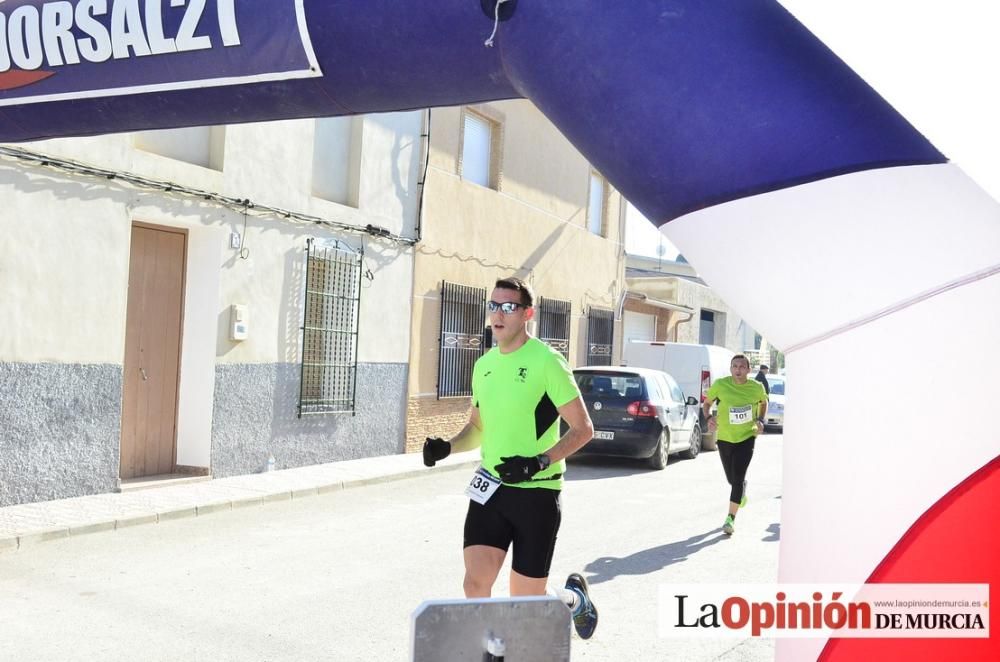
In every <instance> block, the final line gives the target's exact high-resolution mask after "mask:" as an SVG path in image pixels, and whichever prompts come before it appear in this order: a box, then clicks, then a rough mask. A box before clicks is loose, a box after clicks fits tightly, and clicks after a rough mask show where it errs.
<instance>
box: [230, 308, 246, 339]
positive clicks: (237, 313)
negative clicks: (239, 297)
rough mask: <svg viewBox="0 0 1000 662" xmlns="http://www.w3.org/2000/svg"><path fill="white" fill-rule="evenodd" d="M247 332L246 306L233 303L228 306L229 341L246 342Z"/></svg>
mask: <svg viewBox="0 0 1000 662" xmlns="http://www.w3.org/2000/svg"><path fill="white" fill-rule="evenodd" d="M249 330H250V327H249V323H248V320H247V307H246V304H240V303H234V304H233V305H231V306H229V339H230V340H246V339H247V335H248V334H249Z"/></svg>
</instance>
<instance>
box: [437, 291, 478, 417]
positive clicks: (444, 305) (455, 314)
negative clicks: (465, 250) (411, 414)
mask: <svg viewBox="0 0 1000 662" xmlns="http://www.w3.org/2000/svg"><path fill="white" fill-rule="evenodd" d="M485 323H486V288H484V287H468V286H467V285H458V284H456V283H449V282H447V281H445V282H442V283H441V351H440V353H439V355H438V389H437V391H438V398H450V397H465V396H470V395H472V366H473V365H474V364H475V362H476V359H478V358H479V357H480V356H482V355H483V352H484V351H485V349H486V343H485V342H484V339H483V327H484V324H485Z"/></svg>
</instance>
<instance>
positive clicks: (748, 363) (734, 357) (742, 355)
mask: <svg viewBox="0 0 1000 662" xmlns="http://www.w3.org/2000/svg"><path fill="white" fill-rule="evenodd" d="M737 359H743V360H744V361H746V362H747V369H749V368H750V357H748V356H747V355H746V354H734V355H733V358H731V359H729V365H733V361H735V360H737Z"/></svg>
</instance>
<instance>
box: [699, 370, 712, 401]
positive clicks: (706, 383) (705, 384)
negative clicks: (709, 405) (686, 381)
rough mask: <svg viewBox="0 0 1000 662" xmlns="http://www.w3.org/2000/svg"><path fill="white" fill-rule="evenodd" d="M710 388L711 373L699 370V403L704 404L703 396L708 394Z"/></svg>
mask: <svg viewBox="0 0 1000 662" xmlns="http://www.w3.org/2000/svg"><path fill="white" fill-rule="evenodd" d="M710 388H712V373H710V372H709V371H708V370H706V369H704V368H702V369H701V401H702V402H705V394H706V393H708V389H710Z"/></svg>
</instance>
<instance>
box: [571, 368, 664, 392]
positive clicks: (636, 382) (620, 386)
mask: <svg viewBox="0 0 1000 662" xmlns="http://www.w3.org/2000/svg"><path fill="white" fill-rule="evenodd" d="M573 376H574V377H575V378H576V384H577V386H579V387H580V393H582V394H583V395H585V396H586V395H598V396H603V397H623V398H624V397H627V398H642V397H645V395H646V389H645V387H644V386H643V381H642V377H640V376H639V375H628V374H624V375H623V374H621V373H617V372H616V373H607V372H605V373H600V372H582V373H581V372H578V373H575V374H574V375H573Z"/></svg>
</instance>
